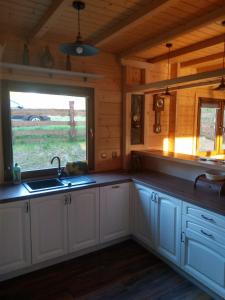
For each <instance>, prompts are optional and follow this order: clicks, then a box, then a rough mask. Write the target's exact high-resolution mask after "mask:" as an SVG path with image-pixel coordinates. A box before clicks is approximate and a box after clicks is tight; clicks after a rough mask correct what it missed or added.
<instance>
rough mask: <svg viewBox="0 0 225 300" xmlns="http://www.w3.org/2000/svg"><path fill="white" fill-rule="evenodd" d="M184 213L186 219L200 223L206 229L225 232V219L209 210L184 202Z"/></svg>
mask: <svg viewBox="0 0 225 300" xmlns="http://www.w3.org/2000/svg"><path fill="white" fill-rule="evenodd" d="M182 213H183V215H185V216H186V217H190V218H193V219H196V220H198V221H200V222H201V223H202V224H204V226H205V227H208V228H212V227H215V228H218V229H223V230H225V217H224V216H221V215H218V214H216V213H213V212H211V211H209V210H207V209H204V208H200V207H198V206H195V205H192V204H189V203H186V202H183V208H182Z"/></svg>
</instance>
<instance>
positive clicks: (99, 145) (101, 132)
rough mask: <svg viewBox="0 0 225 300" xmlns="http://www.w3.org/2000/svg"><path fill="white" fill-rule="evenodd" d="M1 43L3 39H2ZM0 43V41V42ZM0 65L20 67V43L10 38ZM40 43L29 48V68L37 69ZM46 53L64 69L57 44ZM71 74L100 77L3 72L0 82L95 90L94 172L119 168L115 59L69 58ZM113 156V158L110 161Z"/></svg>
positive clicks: (0, 165)
mask: <svg viewBox="0 0 225 300" xmlns="http://www.w3.org/2000/svg"><path fill="white" fill-rule="evenodd" d="M2 40H3V38H2ZM0 41H1V40H0ZM3 41H4V42H5V41H6V43H7V46H6V49H5V52H4V55H3V61H5V62H10V63H21V62H22V52H23V41H21V40H19V39H17V38H15V37H10V38H7V40H5V39H4V40H3ZM45 46H46V44H44V43H42V44H41V43H33V44H32V45H31V46H30V60H31V61H30V64H32V65H36V66H40V55H41V52H42V51H43V48H44V47H45ZM49 48H50V51H51V53H52V55H53V56H54V59H55V66H54V67H55V68H60V69H65V56H64V55H62V54H61V53H60V52H59V51H58V44H50V45H49ZM71 61H72V70H73V71H78V72H91V73H96V74H100V75H103V76H104V79H101V80H92V81H90V80H88V81H87V82H84V81H83V80H82V79H73V78H71V77H67V78H66V77H62V76H61V77H60V76H54V75H53V76H52V77H50V76H48V75H44V74H37V73H31V74H28V73H25V72H17V71H14V72H6V71H4V72H3V74H2V75H1V76H2V78H6V79H10V80H18V81H28V82H42V83H49V84H57V85H58V84H61V85H72V86H78V87H80V86H82V87H93V88H94V89H95V129H96V130H95V131H96V132H95V137H96V139H95V142H96V145H95V146H96V149H95V150H96V152H95V162H96V169H95V170H96V171H103V170H104V171H105V170H113V169H119V168H121V65H120V63H119V61H118V60H117V58H116V57H115V56H114V55H112V54H109V53H104V52H102V53H101V54H99V55H97V56H95V57H86V58H81V57H80V58H74V57H73V58H71ZM1 144H2V138H1V136H0V181H2V180H3V162H2V160H1V159H2V156H3V153H2V147H1V146H2V145H1ZM112 152H116V156H117V157H116V158H114V159H113V158H112Z"/></svg>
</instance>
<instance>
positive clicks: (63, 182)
mask: <svg viewBox="0 0 225 300" xmlns="http://www.w3.org/2000/svg"><path fill="white" fill-rule="evenodd" d="M94 182H95V180H93V179H92V178H91V177H89V176H73V177H65V178H61V179H58V178H52V179H43V180H33V181H28V182H24V183H23V184H24V186H25V188H26V189H27V190H28V191H29V192H30V193H32V192H38V191H45V190H52V189H58V188H62V187H71V186H76V185H83V184H90V183H94Z"/></svg>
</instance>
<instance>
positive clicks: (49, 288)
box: [0, 241, 212, 300]
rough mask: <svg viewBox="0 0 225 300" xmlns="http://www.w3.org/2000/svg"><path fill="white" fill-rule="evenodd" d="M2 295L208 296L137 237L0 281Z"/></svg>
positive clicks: (64, 299) (189, 299)
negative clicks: (137, 241)
mask: <svg viewBox="0 0 225 300" xmlns="http://www.w3.org/2000/svg"><path fill="white" fill-rule="evenodd" d="M0 299H1V300H73V299H91V300H92V299H93V300H97V299H105V300H110V299H121V300H123V299H127V300H128V299H129V300H130V299H131V300H133V299H135V300H136V299H143V300H147V299H150V300H155V299H160V300H164V299H165V300H171V299H173V300H178V299H179V300H209V299H212V298H210V297H209V296H208V295H206V294H205V293H204V292H202V291H201V290H199V289H198V288H197V287H196V286H194V285H193V284H192V283H190V282H189V281H187V280H186V279H184V278H183V277H181V276H179V275H178V274H176V273H175V272H174V271H173V270H172V269H171V268H169V267H168V266H167V265H166V264H165V263H163V262H162V261H160V260H159V259H158V258H156V257H155V256H154V255H152V254H150V253H149V252H147V251H146V250H145V249H143V248H142V247H141V246H139V245H138V244H136V243H135V242H133V241H126V242H123V243H121V244H118V245H115V246H112V247H110V248H107V249H104V250H101V251H98V252H95V253H92V254H88V255H85V256H83V257H80V258H76V259H73V260H71V261H67V262H64V263H61V264H58V265H55V266H53V267H49V268H46V269H44V270H40V271H36V272H33V273H31V274H28V275H24V276H21V277H18V278H15V279H13V280H8V281H5V282H3V283H0Z"/></svg>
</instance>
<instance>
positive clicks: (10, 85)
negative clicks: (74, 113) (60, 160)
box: [1, 80, 95, 181]
mask: <svg viewBox="0 0 225 300" xmlns="http://www.w3.org/2000/svg"><path fill="white" fill-rule="evenodd" d="M10 91H16V92H33V93H35V92H37V93H42V94H43V93H46V94H57V95H70V96H78V97H85V98H86V99H87V118H86V122H87V123H86V126H87V130H86V138H87V150H86V151H87V160H88V169H89V170H94V167H95V162H94V157H95V138H94V137H95V134H94V132H95V130H94V129H95V122H94V121H95V116H94V111H95V110H94V88H89V87H72V86H64V85H62V86H61V85H54V84H43V83H34V82H19V81H9V80H2V95H1V96H2V103H1V104H2V137H3V156H4V180H5V181H11V180H12V169H13V148H12V122H11V110H10ZM56 170H57V168H49V169H48V168H46V169H41V170H33V171H25V172H22V179H28V178H35V177H42V176H54V175H56Z"/></svg>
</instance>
